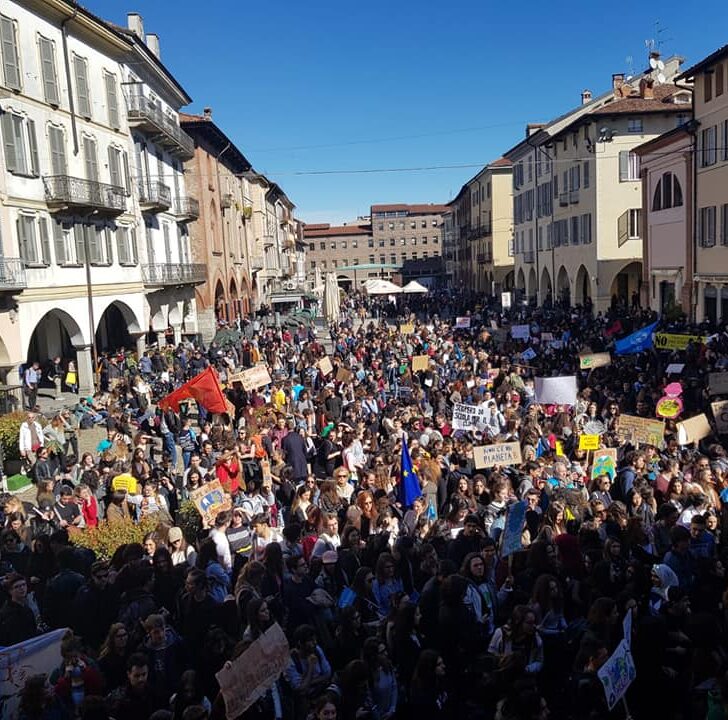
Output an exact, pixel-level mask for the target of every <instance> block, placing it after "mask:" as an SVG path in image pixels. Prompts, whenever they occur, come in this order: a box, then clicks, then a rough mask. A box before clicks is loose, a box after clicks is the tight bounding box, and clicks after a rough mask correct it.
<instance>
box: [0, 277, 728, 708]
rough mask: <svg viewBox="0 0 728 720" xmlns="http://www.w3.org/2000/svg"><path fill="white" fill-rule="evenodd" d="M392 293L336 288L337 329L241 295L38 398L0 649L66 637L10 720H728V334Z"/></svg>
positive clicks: (438, 294)
mask: <svg viewBox="0 0 728 720" xmlns="http://www.w3.org/2000/svg"><path fill="white" fill-rule="evenodd" d="M405 302H406V303H408V304H407V306H403V305H402V301H400V304H399V305H396V304H394V303H389V302H388V301H387V300H386V299H385V300H381V299H371V298H367V297H364V296H359V295H357V294H353V295H351V296H349V298H347V300H346V303H345V305H344V307H343V308H342V315H341V318H340V321H339V322H337V323H335V324H332V325H331V327H330V333H331V343H330V344H329V347H330V348H333V349H329V350H328V352H327V350H326V348H325V345H326V344H328V343H324V342H323V340H324V339H323V338H321V337H320V335H321V334H322V333H321V331H319V333H318V334H317V333H316V331H315V329H314V328H313V326H312V327H303V326H299V327H298V328H293V329H287V328H286V327H285V326H284V327H283V328H282V329H281V328H276V327H272V326H269V325H266V323H265V321H263V322H261V320H260V319H257V318H255V319H250V320H248V319H245V320H240V321H239V322H238V329H239V330H240V332H239V333H231V334H230V338H231V339H230V341H229V342H227V343H226V344H223V345H218V344H217V343H213V344H212V345H211V346H210V347H209V348H201V347H193V346H192V345H186V344H183V345H180V346H178V347H172V346H169V347H168V348H161V349H158V350H157V351H155V352H148V353H147V354H146V355H145V356H144V357H142V358H136V359H130V358H127V357H126V356H125V355H124V354H123V353H122V354H120V356H119V357H118V358H113V360H112V361H109V363H107V377H106V379H105V383H104V386H103V390H102V391H101V392H99V393H97V394H96V395H95V396H93V397H91V398H87V399H86V398H82V399H81V400H80V401H79V405H78V406H77V408H76V409H75V410H73V411H71V412H69V413H65V414H62V415H60V416H58V417H54V418H47V420H48V424H46V425H45V426H44V425H43V423H41V422H39V420H40V419H41V418H38V417H37V416H36V415H35V414H34V413H32V412H31V413H29V415H28V419H27V421H26V422H25V423H24V424H23V426H22V427H21V437H20V449H21V453H22V455H23V457H24V460H25V462H26V466H27V468H28V469H29V470H30V471H32V473H33V476H34V482H35V485H36V490H37V500H36V503H35V504H30V505H29V504H27V503H23V502H21V501H20V500H19V499H18V498H17V497H14V496H11V495H7V496H5V497H4V498H3V503H2V510H3V518H2V522H3V530H2V532H1V533H0V563H1V566H0V572H1V573H2V575H3V586H2V587H3V590H2V592H3V597H2V599H1V601H0V602H1V604H2V609H0V645H2V646H5V647H7V646H14V645H16V644H20V645H19V647H23V646H26V645H27V646H28V647H30V646H31V645H32V643H33V642H36V641H37V639H38V637H39V636H43V634H45V633H53V632H54V631H55V632H61V634H62V637H61V639H60V657H61V659H60V661H59V662H58V664H57V666H56V667H55V668H54V669H53V670H52V671H51V672H49V673H47V674H41V675H38V674H36V673H34V672H32V667H31V668H30V669H26V673H25V676H24V678H23V684H22V685H21V686H20V687H19V688H18V691H19V692H18V696H17V697H16V698H15V699H14V700H13V702H14V703H15V705H14V706H13V707H15V708H16V711H17V717H19V718H22V719H23V720H61V719H63V718H71V717H80V718H84V720H96V719H97V718H98V719H99V720H100V719H106V718H115V720H146V719H147V718H152V717H153V718H156V719H161V718H174V719H175V720H178V719H184V720H202V719H204V718H213V719H215V718H225V717H228V718H231V719H232V718H246V719H248V718H249V719H251V720H258V719H259V720H279V719H285V720H308V719H309V718H310V719H311V720H313V719H316V720H390V719H392V720H394V719H400V718H401V719H403V720H408V719H409V718H411V719H412V720H415V719H416V720H439V719H448V718H456V717H461V718H475V719H479V718H482V719H483V720H490V719H491V718H498V719H499V720H543V719H545V718H547V717H549V716H551V717H559V718H567V719H568V718H573V719H574V720H577V719H578V720H584V719H593V720H599V719H601V718H608V717H610V718H624V717H627V716H631V717H633V718H635V719H636V720H641V719H643V718H654V717H660V718H677V719H680V720H692V719H694V718H695V719H698V718H700V719H701V720H703V719H706V718H707V719H708V720H726V719H727V718H728V676H727V675H726V673H727V672H728V650H727V648H728V645H726V640H727V639H728V612H727V609H728V604H727V601H728V579H726V570H725V568H726V562H727V560H726V551H727V550H728V532H726V533H725V534H724V533H723V532H722V531H723V526H724V524H726V522H728V454H727V453H726V449H725V443H724V441H725V435H724V433H726V432H728V422H726V421H724V412H723V408H724V407H728V401H725V405H724V404H723V402H724V400H723V398H728V384H726V383H724V382H723V379H724V378H725V379H728V333H725V332H723V327H712V326H710V325H709V324H708V323H705V324H703V325H700V326H691V325H689V324H688V323H687V322H685V320H684V319H683V320H680V319H676V320H668V319H665V318H657V317H656V316H654V315H653V314H651V313H650V312H648V311H644V310H641V309H640V308H639V307H637V306H636V304H633V305H632V306H631V307H627V306H626V305H625V304H623V303H620V302H619V301H617V299H616V298H615V300H614V301H613V303H612V308H611V309H610V311H609V312H608V313H605V314H600V315H596V316H595V315H594V314H593V312H592V309H591V308H583V307H576V308H570V307H567V306H563V305H561V304H558V303H552V302H550V301H548V302H547V303H546V305H545V306H543V307H539V308H536V307H525V306H524V307H517V308H516V307H513V308H511V309H508V310H505V311H504V310H503V309H502V308H501V307H500V305H499V304H496V301H495V300H494V299H492V298H483V297H474V296H472V295H470V294H469V293H467V292H458V291H454V290H442V291H432V292H430V293H429V294H428V295H426V296H421V297H417V298H414V299H408V300H406V301H405ZM109 366H111V367H113V370H112V371H111V373H109V371H108V368H109ZM154 388H157V389H158V391H156V390H154ZM74 421H79V422H80V424H81V427H82V428H85V427H87V426H88V425H90V424H97V425H100V426H102V427H104V428H105V429H106V431H107V439H106V440H104V441H103V442H101V444H100V445H99V446H98V449H97V452H96V453H84V454H83V456H82V457H78V447H77V445H76V446H74V444H73V443H72V442H71V440H74V439H75V434H74V433H75V431H74V430H73V427H74V425H75V424H77V423H75V422H74ZM69 428H71V430H70V431H69ZM81 432H85V430H81ZM54 433H55V435H54ZM49 436H53V437H56V439H57V442H55V443H54V444H53V445H52V450H50V451H49V449H48V447H45V445H46V444H47V442H46V441H47V440H48V438H49ZM190 504H191V505H192V515H193V516H194V517H192V516H191V515H190V512H189V506H190ZM134 523H137V524H139V525H140V526H143V527H144V530H145V533H146V534H145V535H144V538H143V542H141V543H140V542H126V541H125V537H126V536H123V534H122V535H120V536H119V540H118V541H117V543H116V546H115V547H114V548H113V552H109V553H108V555H105V554H104V553H102V552H100V551H98V550H97V551H93V550H90V549H89V544H88V543H84V542H83V541H82V540H81V541H80V540H79V536H83V535H84V534H90V533H92V532H94V531H95V532H98V531H100V530H101V529H102V528H105V532H107V533H110V532H111V531H112V530H113V528H125V527H127V526H128V525H129V524H132V525H133V524H134ZM119 532H120V533H121V532H122V531H121V530H119ZM65 629H68V630H65ZM1 663H2V661H1V660H0V666H1ZM2 687H5V685H3V686H2ZM0 702H2V703H6V702H10V700H9V698H8V697H7V696H6V695H3V696H2V698H0Z"/></svg>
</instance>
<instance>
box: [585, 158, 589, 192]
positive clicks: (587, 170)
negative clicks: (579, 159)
mask: <svg viewBox="0 0 728 720" xmlns="http://www.w3.org/2000/svg"><path fill="white" fill-rule="evenodd" d="M589 179H590V178H589V161H588V160H584V189H585V190H586V189H587V188H588V187H589Z"/></svg>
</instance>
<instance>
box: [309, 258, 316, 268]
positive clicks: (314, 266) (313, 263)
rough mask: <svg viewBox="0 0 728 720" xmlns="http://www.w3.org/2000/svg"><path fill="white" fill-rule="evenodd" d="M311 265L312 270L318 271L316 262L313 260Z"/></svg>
mask: <svg viewBox="0 0 728 720" xmlns="http://www.w3.org/2000/svg"><path fill="white" fill-rule="evenodd" d="M310 265H311V270H315V269H316V261H315V260H311V263H310Z"/></svg>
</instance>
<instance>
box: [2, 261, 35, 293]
mask: <svg viewBox="0 0 728 720" xmlns="http://www.w3.org/2000/svg"><path fill="white" fill-rule="evenodd" d="M26 287H28V280H27V278H26V277H25V264H24V263H23V261H22V260H21V259H20V258H7V257H0V292H3V291H5V290H23V289H24V288H26Z"/></svg>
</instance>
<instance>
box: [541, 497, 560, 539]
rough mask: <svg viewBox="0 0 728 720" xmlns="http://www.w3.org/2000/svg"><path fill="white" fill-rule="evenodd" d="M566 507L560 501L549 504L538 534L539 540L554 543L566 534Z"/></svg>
mask: <svg viewBox="0 0 728 720" xmlns="http://www.w3.org/2000/svg"><path fill="white" fill-rule="evenodd" d="M565 510H566V506H565V505H564V503H563V502H561V501H560V500H553V501H552V502H550V503H549V506H548V508H547V509H546V512H545V513H544V518H543V524H542V525H541V530H540V531H539V534H538V539H539V540H545V541H546V542H547V543H552V542H553V541H554V539H555V538H556V537H557V536H558V535H564V534H565V533H566V518H565V517H564V511H565Z"/></svg>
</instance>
